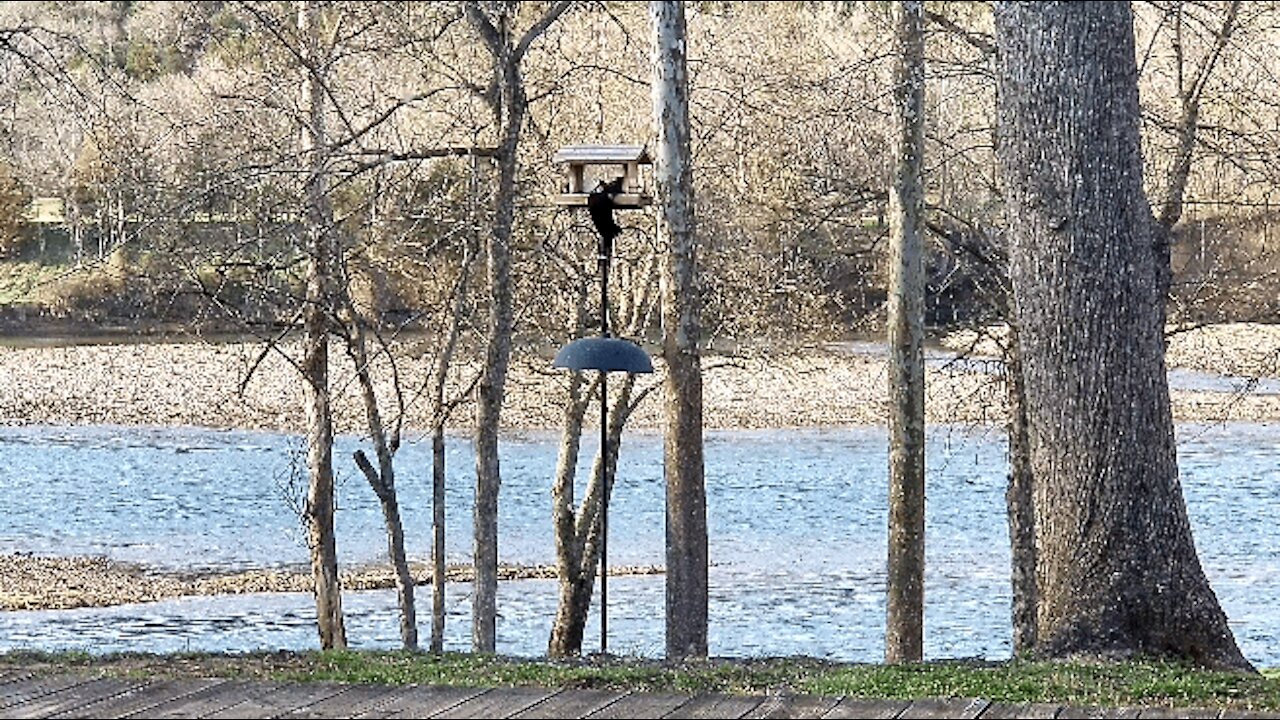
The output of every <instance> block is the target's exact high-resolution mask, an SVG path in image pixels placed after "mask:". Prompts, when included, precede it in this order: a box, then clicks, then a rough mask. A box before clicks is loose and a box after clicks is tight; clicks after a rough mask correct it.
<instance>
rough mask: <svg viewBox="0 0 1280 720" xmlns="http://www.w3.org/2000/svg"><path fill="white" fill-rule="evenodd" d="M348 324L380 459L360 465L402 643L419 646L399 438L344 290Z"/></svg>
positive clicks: (359, 456)
mask: <svg viewBox="0 0 1280 720" xmlns="http://www.w3.org/2000/svg"><path fill="white" fill-rule="evenodd" d="M344 305H345V308H344V310H345V312H343V313H342V316H343V318H344V322H345V323H346V324H347V333H348V335H347V352H348V355H349V356H350V357H351V361H352V363H354V365H355V368H356V381H357V384H358V385H359V386H360V399H361V401H362V402H363V403H364V410H365V426H366V427H367V428H368V430H369V442H370V443H371V444H372V445H373V448H374V453H375V455H376V456H377V458H378V465H377V467H374V465H373V463H371V462H369V458H368V457H367V456H366V455H365V454H364V451H363V450H357V451H356V452H355V455H354V458H355V462H356V466H357V467H359V468H360V472H361V473H363V474H364V477H365V480H366V481H368V483H369V487H370V488H371V489H372V490H373V493H374V495H376V496H377V498H378V504H379V505H380V506H381V508H382V521H383V525H384V527H385V529H386V533H387V557H388V558H390V560H391V567H392V569H393V570H394V572H395V576H396V601H397V604H398V607H399V609H400V643H401V645H402V646H403V647H404V649H405V650H417V649H418V611H417V607H416V606H415V604H414V599H413V595H414V590H413V587H414V580H413V573H411V572H410V571H409V558H408V556H407V555H406V554H405V549H404V523H403V522H402V521H401V520H400V500H399V498H398V497H397V495H396V472H395V462H394V460H395V449H396V448H397V447H399V445H400V441H399V438H398V437H388V435H387V431H386V428H385V427H384V425H383V422H382V413H381V411H380V410H379V408H378V397H377V394H376V393H375V392H374V387H373V370H372V368H371V367H370V360H369V352H368V349H367V339H366V336H365V332H364V328H363V327H362V326H361V324H360V323H361V320H360V318H359V316H358V315H357V314H356V312H355V309H354V308H353V307H352V306H351V301H350V298H349V297H346V296H345V293H344Z"/></svg>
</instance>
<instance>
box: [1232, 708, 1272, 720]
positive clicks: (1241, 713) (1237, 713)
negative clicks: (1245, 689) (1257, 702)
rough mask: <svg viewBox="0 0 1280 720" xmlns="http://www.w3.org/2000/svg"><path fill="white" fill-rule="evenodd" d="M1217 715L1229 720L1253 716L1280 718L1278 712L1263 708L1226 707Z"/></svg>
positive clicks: (1252, 717)
mask: <svg viewBox="0 0 1280 720" xmlns="http://www.w3.org/2000/svg"><path fill="white" fill-rule="evenodd" d="M1218 717H1221V718H1229V719H1230V720H1246V719H1248V720H1253V719H1254V718H1280V712H1277V711H1275V710H1272V711H1270V712H1267V711H1264V710H1236V709H1235V708H1228V709H1225V710H1223V711H1222V714H1221V715H1219V716H1218Z"/></svg>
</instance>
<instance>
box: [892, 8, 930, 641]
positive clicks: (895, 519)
mask: <svg viewBox="0 0 1280 720" xmlns="http://www.w3.org/2000/svg"><path fill="white" fill-rule="evenodd" d="M893 17H894V28H895V33H896V35H897V45H898V54H899V55H898V64H897V67H896V69H895V73H894V109H895V111H896V112H895V117H894V121H895V125H896V127H895V130H896V132H895V133H894V143H893V158H894V163H895V167H894V179H893V185H892V187H891V188H890V192H889V319H888V323H889V349H890V352H891V353H892V359H891V361H890V363H889V396H890V402H889V407H890V412H889V560H888V577H887V590H888V597H887V601H886V603H885V605H886V611H887V612H886V627H885V643H884V644H885V651H884V656H885V662H888V663H901V662H920V661H921V660H923V659H924V497H925V493H924V241H923V237H924V233H923V230H924V180H923V167H924V3H923V2H918V1H916V0H908V1H905V2H896V3H894V4H893Z"/></svg>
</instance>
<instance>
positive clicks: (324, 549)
mask: <svg viewBox="0 0 1280 720" xmlns="http://www.w3.org/2000/svg"><path fill="white" fill-rule="evenodd" d="M319 23H320V5H319V3H316V2H311V1H306V2H301V3H299V5H298V26H299V30H300V35H301V36H302V37H303V38H304V40H305V42H306V46H307V62H308V63H309V64H310V65H312V68H311V70H312V71H311V72H307V73H306V78H305V79H304V81H303V89H302V103H303V107H304V108H306V114H305V116H304V117H305V119H306V122H307V127H306V128H305V129H304V131H303V134H302V138H303V140H302V150H303V154H304V155H305V156H308V158H309V162H310V167H309V169H308V177H307V186H306V203H307V206H306V218H307V221H306V234H307V289H306V307H305V308H304V310H303V317H302V323H303V358H302V372H303V375H304V383H303V386H304V388H305V396H306V415H307V478H308V480H307V502H306V506H305V508H304V515H305V516H306V524H307V546H308V548H310V553H311V574H312V578H313V580H314V584H315V598H316V628H317V630H318V631H319V633H320V647H321V648H322V649H325V650H329V649H341V648H345V647H346V646H347V632H346V628H345V626H344V624H343V619H342V588H341V586H340V585H339V581H338V549H337V541H336V540H335V538H334V531H333V513H334V501H333V420H332V416H331V413H330V408H329V331H330V313H331V312H332V309H333V308H332V305H333V250H332V245H333V238H332V235H331V230H332V225H333V212H332V210H331V209H330V206H329V198H328V194H327V192H326V190H327V188H326V185H327V183H326V182H325V173H326V163H325V158H324V153H325V143H326V139H325V118H324V103H325V94H324V88H323V87H322V86H321V85H320V83H319V82H317V80H316V77H315V75H316V74H317V73H318V72H319V70H318V66H319V63H320V42H319V33H320V28H319Z"/></svg>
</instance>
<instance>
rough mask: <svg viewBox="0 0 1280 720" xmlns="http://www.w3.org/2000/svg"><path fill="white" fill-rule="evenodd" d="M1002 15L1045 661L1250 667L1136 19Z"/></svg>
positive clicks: (1119, 7)
mask: <svg viewBox="0 0 1280 720" xmlns="http://www.w3.org/2000/svg"><path fill="white" fill-rule="evenodd" d="M995 19H996V29H997V40H998V42H999V44H1000V63H999V73H998V77H999V82H1000V85H1001V89H1000V93H999V100H998V104H999V113H1000V127H1001V141H1000V143H999V157H1000V164H1001V170H1002V173H1003V177H1004V183H1005V198H1006V212H1007V213H1008V226H1009V228H1010V231H1011V235H1012V244H1011V248H1010V276H1011V278H1012V281H1013V288H1014V292H1015V297H1016V312H1017V319H1018V329H1019V332H1020V335H1019V339H1020V346H1021V348H1022V351H1023V352H1022V362H1023V379H1024V382H1025V385H1026V395H1025V397H1026V405H1025V407H1026V412H1027V419H1028V422H1029V428H1030V431H1031V432H1030V447H1031V462H1032V468H1031V469H1032V476H1033V482H1034V485H1035V488H1034V512H1035V532H1036V552H1037V561H1038V568H1037V577H1036V581H1037V590H1038V592H1039V594H1038V600H1039V602H1038V611H1037V616H1038V617H1037V638H1036V643H1037V644H1036V654H1037V655H1040V656H1043V657H1051V658H1060V657H1070V656H1075V655H1081V654H1086V655H1094V656H1103V657H1113V658H1120V657H1136V656H1147V657H1164V658H1175V659H1182V660H1188V661H1191V662H1195V663H1198V664H1202V665H1209V666H1218V667H1230V668H1241V669H1244V668H1249V667H1250V665H1249V663H1248V661H1246V660H1245V659H1244V657H1243V655H1241V653H1240V650H1239V648H1238V647H1237V646H1236V643H1235V639H1234V638H1233V637H1232V634H1231V630H1230V628H1229V627H1228V625H1227V619H1226V616H1225V615H1224V614H1223V612H1222V609H1221V607H1220V606H1219V604H1218V601H1217V598H1216V597H1215V596H1214V594H1213V591H1212V589H1211V588H1210V587H1209V583H1208V581H1207V579H1206V578H1205V575H1204V572H1203V570H1202V568H1201V566H1200V561H1199V559H1198V557H1197V556H1196V551H1195V545H1194V542H1193V540H1192V536H1191V525H1190V522H1189V521H1188V519H1187V512H1186V504H1185V502H1184V501H1183V497H1182V489H1181V485H1180V484H1179V481H1178V467H1177V457H1176V448H1175V443H1174V435H1173V422H1172V415H1171V412H1170V408H1169V388H1168V382H1167V378H1166V374H1165V363H1164V334H1163V333H1164V328H1163V316H1164V311H1163V308H1164V296H1163V295H1162V293H1161V287H1160V286H1161V283H1160V278H1159V273H1160V265H1161V262H1162V260H1161V257H1160V256H1161V253H1160V248H1159V247H1158V245H1157V243H1156V239H1155V237H1154V228H1155V223H1154V222H1153V221H1152V215H1151V210H1150V207H1149V206H1148V204H1147V200H1146V197H1145V195H1144V194H1143V187H1142V155H1141V144H1140V139H1139V129H1138V119H1139V110H1138V89H1137V68H1136V63H1135V58H1134V42H1133V18H1132V14H1131V10H1130V7H1129V5H1128V3H1123V2H1096V3H1069V2H1042V3H1015V2H1001V3H997V5H996V13H995Z"/></svg>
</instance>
